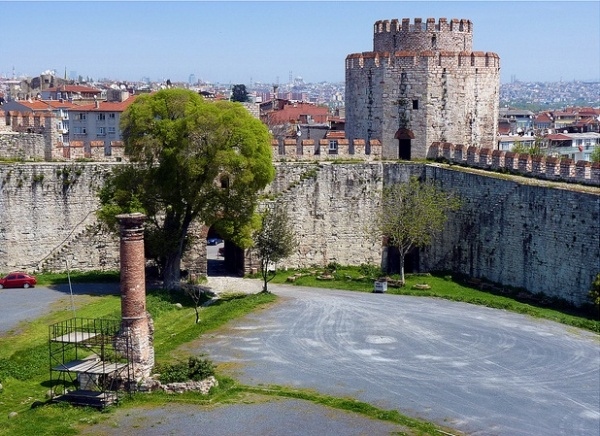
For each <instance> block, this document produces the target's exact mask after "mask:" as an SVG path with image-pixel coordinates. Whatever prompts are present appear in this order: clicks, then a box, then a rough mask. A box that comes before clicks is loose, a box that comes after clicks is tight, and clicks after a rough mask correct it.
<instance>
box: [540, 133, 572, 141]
mask: <svg viewBox="0 0 600 436" xmlns="http://www.w3.org/2000/svg"><path fill="white" fill-rule="evenodd" d="M546 139H550V140H551V141H568V140H570V139H573V138H571V137H569V136H566V135H563V134H562V133H554V134H552V135H548V136H546Z"/></svg>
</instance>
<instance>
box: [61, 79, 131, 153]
mask: <svg viewBox="0 0 600 436" xmlns="http://www.w3.org/2000/svg"><path fill="white" fill-rule="evenodd" d="M114 91H116V92H115V93H109V94H110V97H111V98H113V99H114V100H112V101H99V100H96V101H95V102H94V103H91V104H88V105H81V106H77V107H75V108H72V109H71V110H70V111H69V118H70V126H71V127H70V129H69V152H68V156H65V157H68V158H71V159H73V158H91V159H95V160H113V159H115V160H121V159H122V158H123V142H122V136H121V130H120V129H119V124H120V121H121V115H122V113H123V112H124V111H125V109H127V107H129V105H130V104H131V103H133V101H134V100H135V98H136V97H137V96H130V95H129V93H128V92H121V91H118V90H114Z"/></svg>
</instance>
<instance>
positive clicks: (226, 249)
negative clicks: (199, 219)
mask: <svg viewBox="0 0 600 436" xmlns="http://www.w3.org/2000/svg"><path fill="white" fill-rule="evenodd" d="M243 269H244V250H242V249H241V248H239V247H238V246H237V245H235V244H234V243H233V242H232V241H229V240H226V239H224V238H223V237H221V235H220V234H219V233H218V232H217V231H216V230H215V228H214V227H211V228H209V229H208V232H207V234H206V275H207V276H209V277H219V276H234V275H239V273H240V271H243Z"/></svg>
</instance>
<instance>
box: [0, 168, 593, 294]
mask: <svg viewBox="0 0 600 436" xmlns="http://www.w3.org/2000/svg"><path fill="white" fill-rule="evenodd" d="M113 165H115V164H109V163H102V164H91V163H90V164H65V163H60V164H59V163H43V164H42V163H39V164H33V163H31V164H1V165H0V271H1V272H7V271H8V270H12V269H25V270H29V271H32V270H33V271H37V270H39V269H44V268H45V269H48V270H55V271H64V270H65V269H66V268H65V265H66V264H65V259H68V260H69V265H70V268H71V269H72V270H93V269H97V270H102V269H104V270H117V269H118V265H119V264H118V238H116V237H115V236H113V235H104V234H102V233H98V232H97V229H96V226H95V224H96V219H95V215H94V212H95V210H96V209H97V207H98V200H97V198H96V195H95V192H96V190H97V189H98V187H99V186H100V185H101V184H102V183H103V180H104V175H105V174H106V172H108V171H110V168H111V167H112V166H113ZM275 165H276V169H277V173H276V179H275V180H274V182H273V183H272V184H271V185H270V186H269V187H268V189H267V190H266V192H265V194H266V195H267V196H269V198H272V199H277V200H279V201H282V202H283V203H285V204H287V205H288V210H289V213H290V215H291V217H292V219H293V220H294V221H295V223H296V230H297V234H298V239H299V245H298V249H297V251H296V253H295V254H294V255H293V256H291V257H290V258H289V259H286V260H285V262H282V263H281V264H280V265H279V267H283V266H289V267H296V266H311V265H327V264H328V263H330V262H337V263H340V264H353V265H360V264H362V263H369V264H374V265H379V264H380V263H381V259H382V252H383V250H382V243H381V240H380V239H379V238H378V237H376V236H374V235H373V233H372V231H371V223H372V220H373V217H374V215H375V212H376V211H377V208H378V207H379V201H380V191H381V189H382V187H383V186H384V185H385V184H388V183H395V182H404V181H406V180H408V178H409V177H410V176H411V175H417V176H423V175H426V177H428V178H430V179H435V180H437V181H439V182H440V184H441V186H442V187H443V188H445V189H452V190H454V191H456V192H457V193H458V194H459V195H460V196H461V197H462V198H463V201H464V207H463V209H462V210H461V211H459V212H458V213H455V214H453V215H451V217H450V220H449V222H448V224H447V228H446V231H445V232H444V233H443V235H442V236H441V237H440V238H438V240H437V241H436V242H435V243H434V245H433V246H432V247H430V248H429V249H427V250H424V251H423V252H422V253H421V256H420V267H421V270H423V271H427V270H448V271H454V272H457V273H461V274H465V275H468V276H471V277H476V278H481V279H487V280H489V281H492V282H496V283H499V284H503V285H506V286H513V287H522V288H525V289H527V290H529V291H531V292H534V293H537V292H543V293H545V294H547V295H550V296H560V297H562V298H564V299H567V300H569V301H571V302H573V303H575V304H581V303H583V302H585V301H586V299H587V292H588V290H589V288H590V285H591V281H592V278H593V276H595V274H596V273H598V272H599V271H600V240H599V238H600V190H599V189H598V188H595V187H591V186H588V187H577V186H569V185H565V184H559V183H555V182H551V181H535V180H533V179H530V178H521V177H517V176H507V175H494V174H485V173H482V172H480V173H477V170H466V169H459V170H456V169H453V168H450V167H445V166H443V165H438V164H432V165H425V164H418V163H412V164H411V163H391V162H370V163H356V164H354V163H353V164H336V163H332V162H320V163H314V162H313V163H302V162H297V163H276V164H275ZM198 250H204V248H203V246H200V248H198ZM196 258H197V259H205V256H197V257H196ZM199 269H200V270H201V269H202V268H199Z"/></svg>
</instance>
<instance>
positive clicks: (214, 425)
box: [81, 399, 405, 436]
mask: <svg viewBox="0 0 600 436" xmlns="http://www.w3.org/2000/svg"><path fill="white" fill-rule="evenodd" d="M403 430H405V429H404V428H403V427H401V426H399V425H394V424H390V423H386V422H382V421H375V420H371V419H368V418H364V417H362V416H360V415H357V414H354V413H349V412H344V411H340V410H334V409H330V408H328V407H324V406H318V405H315V404H313V403H310V402H308V401H301V400H288V399H286V400H281V399H274V400H269V401H268V402H260V403H254V404H231V405H227V406H218V407H210V408H207V407H200V406H195V405H189V404H166V405H163V406H161V407H160V408H152V409H134V410H132V409H127V410H117V411H116V412H115V413H114V414H113V415H111V416H110V418H108V420H107V421H106V422H104V423H102V424H98V425H95V426H93V427H89V428H86V429H85V430H84V431H83V432H82V433H81V434H84V435H93V436H108V435H110V436H112V435H119V436H129V435H142V434H143V435H144V436H164V435H200V434H201V435H202V436H213V435H214V436H238V435H245V436H294V435H319V436H327V435H331V436H339V435H344V436H360V435H365V436H373V435H392V434H400V433H401V432H402V431H403Z"/></svg>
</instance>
